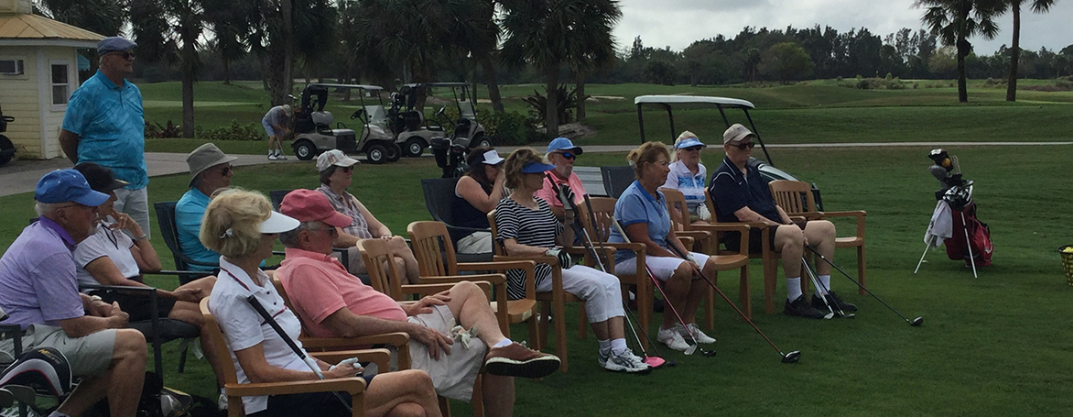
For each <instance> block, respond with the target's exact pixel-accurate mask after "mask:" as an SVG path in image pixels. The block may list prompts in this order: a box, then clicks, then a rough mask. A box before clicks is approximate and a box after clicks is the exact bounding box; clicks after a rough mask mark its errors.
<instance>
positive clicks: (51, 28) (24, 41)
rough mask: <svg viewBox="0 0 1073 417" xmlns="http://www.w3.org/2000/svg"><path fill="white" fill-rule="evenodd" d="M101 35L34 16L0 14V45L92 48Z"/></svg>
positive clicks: (102, 37)
mask: <svg viewBox="0 0 1073 417" xmlns="http://www.w3.org/2000/svg"><path fill="white" fill-rule="evenodd" d="M101 39H104V36H103V35H99V34H97V33H93V32H90V31H88V30H85V29H82V28H79V27H75V26H71V25H68V24H66V23H62V22H58V21H55V20H52V19H49V18H47V17H44V16H38V15H34V14H19V13H15V14H12V13H0V45H3V46H43V45H58V46H72V47H77V48H95V47H96V45H97V42H98V41H100V40H101Z"/></svg>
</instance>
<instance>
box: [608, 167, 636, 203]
mask: <svg viewBox="0 0 1073 417" xmlns="http://www.w3.org/2000/svg"><path fill="white" fill-rule="evenodd" d="M600 173H602V174H603V176H604V189H605V190H607V194H608V197H611V198H618V196H620V195H622V192H623V191H626V188H629V186H630V184H633V180H634V179H636V177H635V175H634V173H633V167H630V166H613V167H600Z"/></svg>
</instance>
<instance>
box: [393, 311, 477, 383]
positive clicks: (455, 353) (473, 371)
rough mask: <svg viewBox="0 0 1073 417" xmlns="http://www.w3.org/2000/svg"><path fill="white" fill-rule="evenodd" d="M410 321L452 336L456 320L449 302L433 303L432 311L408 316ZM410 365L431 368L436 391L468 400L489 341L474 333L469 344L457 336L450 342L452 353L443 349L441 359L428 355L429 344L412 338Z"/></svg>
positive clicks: (423, 369) (422, 368)
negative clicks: (475, 335)
mask: <svg viewBox="0 0 1073 417" xmlns="http://www.w3.org/2000/svg"><path fill="white" fill-rule="evenodd" d="M408 320H409V321H410V322H411V323H416V324H420V325H423V326H425V327H428V328H430V329H433V330H435V331H437V332H440V333H441V334H444V335H447V336H448V337H450V335H451V328H453V327H455V325H456V324H457V323H456V322H455V317H454V315H452V314H451V309H450V308H448V307H447V306H433V307H432V312H431V313H426V314H418V315H417V316H411V317H409V318H408ZM409 345H410V369H420V370H422V371H425V372H428V375H429V376H430V377H432V386H433V387H435V388H436V393H437V394H439V395H442V396H444V397H447V398H450V399H453V400H459V401H466V402H469V401H470V400H472V399H473V383H474V382H475V381H476V380H477V372H478V371H480V370H481V365H482V364H484V355H485V354H487V353H488V345H485V344H484V342H482V341H481V340H480V339H478V338H476V337H474V338H471V339H470V341H469V348H466V347H465V346H462V342H459V341H458V340H455V343H454V344H453V345H451V353H450V354H449V355H444V354H443V352H440V360H434V359H432V357H430V356H429V355H428V346H426V345H425V344H423V343H421V342H418V341H415V340H410V343H409Z"/></svg>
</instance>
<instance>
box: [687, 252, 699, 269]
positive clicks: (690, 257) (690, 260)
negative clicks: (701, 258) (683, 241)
mask: <svg viewBox="0 0 1073 417" xmlns="http://www.w3.org/2000/svg"><path fill="white" fill-rule="evenodd" d="M686 259H688V260H689V262H692V263H693V265H696V266H700V262H697V258H695V257H693V254H692V253H687V254H686Z"/></svg>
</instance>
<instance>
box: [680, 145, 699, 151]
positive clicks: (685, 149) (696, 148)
mask: <svg viewBox="0 0 1073 417" xmlns="http://www.w3.org/2000/svg"><path fill="white" fill-rule="evenodd" d="M701 148H703V146H690V147H688V148H682V150H684V151H690V152H693V151H700V149H701Z"/></svg>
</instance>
